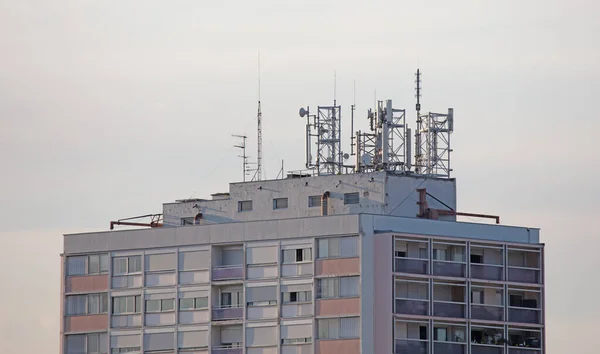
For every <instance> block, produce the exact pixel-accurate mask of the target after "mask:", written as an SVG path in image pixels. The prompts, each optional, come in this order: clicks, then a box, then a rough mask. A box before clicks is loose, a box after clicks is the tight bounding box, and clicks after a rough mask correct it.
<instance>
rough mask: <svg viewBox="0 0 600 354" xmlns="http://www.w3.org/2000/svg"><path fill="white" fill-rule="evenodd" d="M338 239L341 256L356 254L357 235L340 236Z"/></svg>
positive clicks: (353, 255)
mask: <svg viewBox="0 0 600 354" xmlns="http://www.w3.org/2000/svg"><path fill="white" fill-rule="evenodd" d="M339 240H340V241H339V242H340V255H341V256H342V257H355V256H358V236H352V237H342V238H340V239H339Z"/></svg>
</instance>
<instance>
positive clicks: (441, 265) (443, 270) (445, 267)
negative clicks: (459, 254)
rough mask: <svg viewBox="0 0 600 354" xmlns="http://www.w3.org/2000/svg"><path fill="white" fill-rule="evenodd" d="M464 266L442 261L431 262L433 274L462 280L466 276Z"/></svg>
mask: <svg viewBox="0 0 600 354" xmlns="http://www.w3.org/2000/svg"><path fill="white" fill-rule="evenodd" d="M466 268H467V266H466V265H465V264H461V263H451V262H444V261H433V274H434V275H441V276H444V277H456V278H464V277H465V276H466Z"/></svg>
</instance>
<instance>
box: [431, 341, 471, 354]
mask: <svg viewBox="0 0 600 354" xmlns="http://www.w3.org/2000/svg"><path fill="white" fill-rule="evenodd" d="M433 352H434V353H443V354H466V353H467V346H466V344H465V343H448V342H434V343H433Z"/></svg>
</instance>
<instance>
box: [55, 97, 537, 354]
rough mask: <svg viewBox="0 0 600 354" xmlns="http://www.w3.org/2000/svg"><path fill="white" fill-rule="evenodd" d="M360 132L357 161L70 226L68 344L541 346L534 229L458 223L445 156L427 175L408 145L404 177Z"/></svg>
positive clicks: (267, 348) (379, 353)
mask: <svg viewBox="0 0 600 354" xmlns="http://www.w3.org/2000/svg"><path fill="white" fill-rule="evenodd" d="M334 106H335V105H334ZM383 107H385V108H383ZM329 108H331V107H329ZM319 109H321V107H320V108H319ZM391 111H393V112H397V110H392V109H391V102H388V103H387V104H386V105H385V106H383V105H380V109H379V110H378V112H379V113H381V114H379V113H376V114H375V117H380V118H381V116H383V117H388V118H389V121H391V120H392V118H393V117H392V114H391V113H390V112H391ZM388 113H389V114H388ZM449 114H450V115H451V114H452V113H449ZM301 115H309V116H310V114H309V113H308V109H307V110H306V111H303V110H301ZM333 116H334V117H335V114H333ZM378 119H379V118H378ZM384 122H385V120H384ZM308 125H309V127H308V128H311V126H310V123H308ZM384 125H385V123H384ZM394 127H396V128H397V127H398V124H395V125H394ZM374 129H381V126H380V127H379V128H378V127H375V128H374ZM308 130H309V129H308ZM329 133H330V132H329ZM388 133H389V135H393V132H388ZM388 133H385V134H380V135H378V136H383V137H384V138H385V136H386V134H388ZM410 135H411V134H410V133H408V134H407V135H406V136H410ZM366 138H368V136H361V135H360V134H357V138H356V140H357V141H358V143H357V156H359V157H358V158H357V162H356V168H355V169H354V171H353V173H352V172H351V173H341V172H342V168H343V167H345V166H343V165H342V164H341V162H340V163H339V164H338V165H337V166H333V167H332V166H329V167H328V168H329V170H328V171H324V170H322V168H323V166H324V165H325V164H328V163H329V164H332V162H331V161H335V158H332V157H336V156H337V155H336V154H338V153H340V150H339V149H337V151H338V152H336V149H332V150H333V152H331V156H330V157H329V158H325V159H323V160H321V163H320V164H319V163H317V164H316V168H315V171H318V172H317V173H316V175H315V176H312V175H306V174H302V173H294V174H289V175H288V176H287V178H284V179H279V180H256V181H251V182H243V183H232V184H230V190H229V192H228V193H217V194H214V195H213V196H212V199H210V200H205V199H193V200H180V201H177V202H174V203H166V204H164V205H163V213H162V216H163V223H162V224H159V223H156V222H153V223H152V224H151V226H154V227H152V228H147V229H137V230H121V231H107V232H96V233H83V234H69V235H65V236H64V254H63V255H62V264H63V272H62V278H61V280H62V285H61V288H62V291H63V292H62V300H63V301H62V305H63V307H62V309H61V311H62V317H61V319H62V321H61V354H63V353H64V354H79V353H95V354H99V353H157V354H158V353H162V354H167V353H169V354H171V353H193V354H207V353H213V354H280V353H281V354H338V353H344V354H392V353H397V354H400V353H406V354H426V353H436V354H438V353H444V354H459V353H461V354H467V353H468V354H542V353H545V349H544V283H543V280H544V245H543V244H541V243H540V239H539V230H538V229H534V228H528V227H512V226H504V225H498V224H488V223H471V222H468V223H467V222H459V221H457V219H456V217H457V215H461V213H458V212H456V206H457V198H456V182H455V180H454V179H452V178H450V177H449V171H450V170H449V168H448V169H447V171H446V172H447V174H446V175H435V173H432V172H435V171H436V170H435V169H434V168H430V167H431V165H429V167H427V166H426V165H427V163H428V162H427V161H425V160H424V158H423V156H424V155H427V154H424V153H422V152H419V148H418V146H419V145H420V144H421V143H420V142H417V144H416V145H417V150H418V151H417V158H416V161H417V162H418V163H419V164H420V165H419V167H417V168H415V171H414V173H413V172H412V171H410V170H411V168H410V163H409V162H408V161H407V160H403V161H401V162H397V160H396V162H395V163H393V162H392V161H395V160H394V158H397V157H398V155H394V154H393V153H391V152H393V151H397V149H396V150H394V149H393V148H392V147H391V143H390V144H389V146H390V148H389V151H388V153H384V154H380V153H379V152H377V151H375V152H373V153H372V154H371V155H369V153H368V151H367V148H366V147H367V146H368V144H366V143H365V139H366ZM396 141H398V140H396ZM384 142H385V140H384ZM307 143H309V144H310V142H309V141H308V139H307ZM361 144H362V145H361ZM379 146H380V147H381V146H384V147H385V146H388V144H379ZM406 146H410V143H409V142H408V141H407V142H406ZM404 149H405V150H404V151H405V155H406V156H410V155H411V153H410V152H409V151H407V148H406V147H405V148H404ZM383 150H386V148H383ZM448 151H450V150H449V149H448ZM319 154H321V152H319ZM386 156H387V157H386ZM394 156H395V157H394ZM378 159H379V160H378ZM307 160H308V158H307ZM340 160H341V158H340ZM424 161H425V162H424ZM430 161H434V163H437V162H436V161H439V160H436V159H430ZM448 163H449V158H448ZM333 164H334V165H335V164H337V162H335V163H333ZM378 164H380V165H381V166H383V167H384V168H381V169H379V170H378V168H371V167H373V166H376V165H378ZM310 165H311V164H309V163H308V161H307V167H311V166H310ZM389 166H394V167H393V168H388V167H389ZM419 171H420V172H419ZM423 171H427V173H424V172H423ZM409 172H411V173H409ZM417 172H419V173H417ZM467 215H473V216H481V215H477V214H467ZM498 221H499V220H498V219H497V222H498ZM111 225H112V224H111ZM157 226H162V227H157Z"/></svg>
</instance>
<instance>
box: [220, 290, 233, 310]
mask: <svg viewBox="0 0 600 354" xmlns="http://www.w3.org/2000/svg"><path fill="white" fill-rule="evenodd" d="M230 306H231V293H221V307H230Z"/></svg>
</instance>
